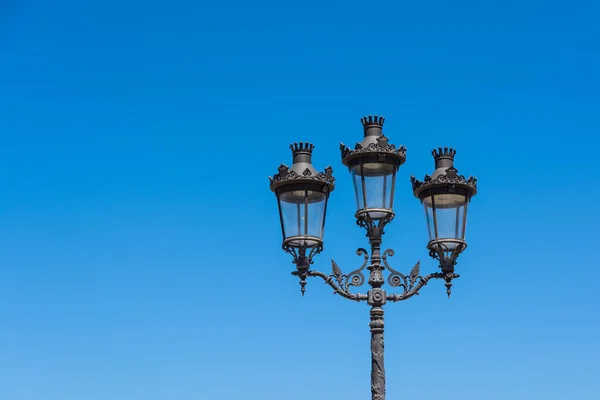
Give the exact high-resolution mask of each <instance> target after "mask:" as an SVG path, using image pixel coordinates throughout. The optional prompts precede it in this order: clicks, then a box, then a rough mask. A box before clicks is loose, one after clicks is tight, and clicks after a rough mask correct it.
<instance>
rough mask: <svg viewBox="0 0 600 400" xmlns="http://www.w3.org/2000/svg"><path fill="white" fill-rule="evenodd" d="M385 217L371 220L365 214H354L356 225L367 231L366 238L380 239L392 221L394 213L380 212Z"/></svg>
mask: <svg viewBox="0 0 600 400" xmlns="http://www.w3.org/2000/svg"><path fill="white" fill-rule="evenodd" d="M382 212H385V213H386V215H385V216H384V217H383V218H381V219H379V220H372V219H371V218H370V217H369V214H368V213H367V212H358V213H357V214H356V225H358V226H360V227H361V228H365V229H366V230H367V236H368V237H369V238H371V237H381V236H382V235H383V234H384V233H385V232H384V231H383V229H384V228H385V226H386V225H387V224H389V223H390V222H391V221H392V220H393V219H394V213H393V212H389V211H388V210H382Z"/></svg>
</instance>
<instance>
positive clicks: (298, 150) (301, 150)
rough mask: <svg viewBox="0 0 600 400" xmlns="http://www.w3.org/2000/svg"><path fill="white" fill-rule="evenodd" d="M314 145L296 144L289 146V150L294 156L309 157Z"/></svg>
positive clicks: (306, 143) (307, 143)
mask: <svg viewBox="0 0 600 400" xmlns="http://www.w3.org/2000/svg"><path fill="white" fill-rule="evenodd" d="M314 148H315V145H314V144H312V143H309V142H297V143H292V144H290V149H291V150H292V154H293V155H294V156H295V155H297V154H308V155H311V154H312V151H313V149H314Z"/></svg>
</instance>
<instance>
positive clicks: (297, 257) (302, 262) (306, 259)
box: [283, 244, 323, 296]
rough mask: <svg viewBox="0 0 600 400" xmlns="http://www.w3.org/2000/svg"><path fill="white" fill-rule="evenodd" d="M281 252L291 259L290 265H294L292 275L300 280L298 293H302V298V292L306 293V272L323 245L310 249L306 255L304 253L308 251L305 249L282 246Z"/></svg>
mask: <svg viewBox="0 0 600 400" xmlns="http://www.w3.org/2000/svg"><path fill="white" fill-rule="evenodd" d="M283 250H284V251H285V252H286V253H289V254H291V255H292V257H293V260H292V263H293V264H296V271H294V272H292V275H295V276H297V277H298V278H299V279H300V292H301V293H302V296H304V292H306V278H307V277H308V276H309V274H308V271H309V269H310V265H311V264H312V263H313V257H314V256H316V255H317V254H319V253H320V252H322V251H323V245H318V246H315V247H311V248H310V251H309V252H308V255H307V254H306V251H307V250H308V249H307V248H306V247H299V248H298V247H292V246H289V245H287V244H284V245H283Z"/></svg>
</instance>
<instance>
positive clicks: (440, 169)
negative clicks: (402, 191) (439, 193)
mask: <svg viewBox="0 0 600 400" xmlns="http://www.w3.org/2000/svg"><path fill="white" fill-rule="evenodd" d="M431 154H432V155H433V158H434V160H435V171H433V173H432V174H431V175H425V178H424V179H423V182H421V181H419V180H418V179H416V178H415V177H414V176H411V177H410V181H411V182H412V187H413V192H414V194H415V196H416V197H420V195H421V194H422V193H423V192H424V191H426V190H428V189H444V188H447V189H449V190H452V191H454V190H455V189H457V188H458V189H463V190H464V191H465V192H466V193H467V194H468V195H469V197H472V196H474V195H475V194H476V193H477V178H475V177H473V176H470V177H469V178H465V176H464V175H459V174H458V170H457V169H456V168H454V156H455V155H456V150H454V149H453V148H452V147H444V148H442V147H440V148H438V149H433V150H432V151H431Z"/></svg>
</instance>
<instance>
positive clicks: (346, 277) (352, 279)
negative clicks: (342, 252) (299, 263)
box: [310, 248, 369, 300]
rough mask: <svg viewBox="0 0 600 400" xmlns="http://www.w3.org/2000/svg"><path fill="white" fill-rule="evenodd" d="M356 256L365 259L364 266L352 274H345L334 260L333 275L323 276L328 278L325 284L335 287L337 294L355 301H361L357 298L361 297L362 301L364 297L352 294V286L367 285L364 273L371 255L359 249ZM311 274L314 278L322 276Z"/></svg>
mask: <svg viewBox="0 0 600 400" xmlns="http://www.w3.org/2000/svg"><path fill="white" fill-rule="evenodd" d="M356 254H357V255H359V256H363V257H364V261H363V264H362V265H361V266H360V268H358V269H356V270H354V271H352V272H350V273H349V274H344V273H343V272H342V270H341V269H340V267H339V266H338V265H337V263H336V262H335V261H334V260H331V271H332V274H331V275H329V276H326V275H325V274H323V275H325V277H326V278H325V282H326V283H328V284H330V285H331V286H332V287H334V289H335V291H336V293H339V294H341V295H342V296H344V297H348V298H352V299H353V300H359V299H358V298H356V296H359V297H361V299H362V296H363V295H356V294H353V293H351V292H350V286H355V287H358V286H362V285H363V284H364V283H365V276H364V275H363V273H362V271H363V270H364V269H365V268H366V267H367V264H368V262H369V253H368V252H367V250H365V249H363V248H359V249H357V250H356ZM310 272H311V273H313V274H314V276H320V275H318V274H317V273H316V272H313V271H310ZM334 280H335V281H336V282H337V284H335V283H334V282H333V281H334ZM334 285H335V286H334Z"/></svg>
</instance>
